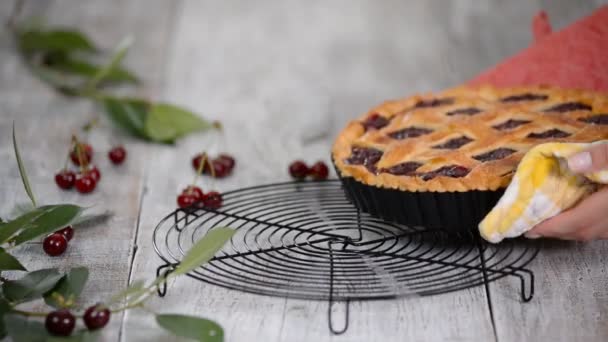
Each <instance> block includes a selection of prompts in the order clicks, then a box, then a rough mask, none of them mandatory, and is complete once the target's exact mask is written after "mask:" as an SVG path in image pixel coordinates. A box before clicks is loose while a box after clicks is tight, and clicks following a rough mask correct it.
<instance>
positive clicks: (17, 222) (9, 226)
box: [0, 209, 44, 244]
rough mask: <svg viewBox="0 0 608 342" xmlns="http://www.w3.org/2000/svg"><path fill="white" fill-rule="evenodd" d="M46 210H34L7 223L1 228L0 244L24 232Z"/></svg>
mask: <svg viewBox="0 0 608 342" xmlns="http://www.w3.org/2000/svg"><path fill="white" fill-rule="evenodd" d="M42 213H44V210H42V209H34V210H32V211H30V212H28V213H25V214H23V215H21V216H19V217H17V218H16V219H14V220H12V221H8V222H7V223H5V224H3V225H1V226H0V244H2V243H5V242H6V241H7V240H8V239H10V238H11V237H12V236H13V235H15V233H17V232H18V231H20V230H22V229H23V228H25V227H27V226H29V225H30V224H31V222H32V221H33V220H34V219H36V218H37V217H38V216H40V215H42Z"/></svg>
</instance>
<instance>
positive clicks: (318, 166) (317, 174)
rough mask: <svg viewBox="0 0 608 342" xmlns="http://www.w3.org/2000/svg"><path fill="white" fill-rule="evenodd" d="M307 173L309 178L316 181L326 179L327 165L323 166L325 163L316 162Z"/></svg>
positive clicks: (327, 173)
mask: <svg viewBox="0 0 608 342" xmlns="http://www.w3.org/2000/svg"><path fill="white" fill-rule="evenodd" d="M308 172H309V174H310V176H311V177H312V178H313V179H316V180H324V179H327V176H328V175H329V169H328V168H327V165H325V163H324V162H322V161H318V162H316V163H315V164H314V165H313V166H312V167H311V168H310V170H309V171H308Z"/></svg>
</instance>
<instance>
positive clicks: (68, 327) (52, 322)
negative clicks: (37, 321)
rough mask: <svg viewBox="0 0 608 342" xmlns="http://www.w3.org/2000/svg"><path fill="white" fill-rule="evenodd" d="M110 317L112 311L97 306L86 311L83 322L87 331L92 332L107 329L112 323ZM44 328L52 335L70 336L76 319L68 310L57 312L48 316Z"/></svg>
mask: <svg viewBox="0 0 608 342" xmlns="http://www.w3.org/2000/svg"><path fill="white" fill-rule="evenodd" d="M110 315H111V313H110V309H108V308H107V307H105V306H103V305H100V304H96V305H93V306H90V307H88V308H87V309H86V310H85V312H84V315H83V317H82V320H83V321H84V325H86V327H87V329H89V330H91V331H92V330H97V329H101V328H103V327H105V326H106V324H108V322H109V321H110ZM44 326H45V327H46V330H47V331H48V332H49V333H50V334H52V335H55V336H70V335H71V334H72V331H74V327H75V326H76V317H74V314H72V313H71V312H70V310H68V309H59V310H55V311H52V312H50V313H49V314H48V315H46V319H45V321H44Z"/></svg>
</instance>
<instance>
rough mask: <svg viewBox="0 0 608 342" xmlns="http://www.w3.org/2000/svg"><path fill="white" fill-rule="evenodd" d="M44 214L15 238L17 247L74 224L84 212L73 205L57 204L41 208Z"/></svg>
mask: <svg viewBox="0 0 608 342" xmlns="http://www.w3.org/2000/svg"><path fill="white" fill-rule="evenodd" d="M40 210H42V211H43V212H42V214H41V215H39V216H37V217H35V218H34V219H33V220H32V221H31V222H30V223H29V224H28V225H27V226H26V227H25V228H24V229H23V230H22V231H21V232H20V233H19V234H17V236H15V238H14V242H15V245H20V244H22V243H24V242H26V241H29V240H32V239H35V238H37V237H39V236H41V235H46V234H49V233H51V232H54V231H56V230H58V229H61V228H64V227H65V226H67V225H69V224H70V223H72V221H73V220H74V219H75V218H76V217H78V215H80V213H81V212H82V211H83V210H84V208H83V207H79V206H77V205H73V204H57V205H49V206H43V207H40Z"/></svg>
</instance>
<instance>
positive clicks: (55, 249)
mask: <svg viewBox="0 0 608 342" xmlns="http://www.w3.org/2000/svg"><path fill="white" fill-rule="evenodd" d="M66 248H68V239H67V238H66V237H65V235H63V234H60V233H53V234H51V235H49V236H47V237H46V238H44V242H43V243H42V249H44V252H45V253H46V254H48V255H50V256H58V255H61V254H63V252H65V250H66Z"/></svg>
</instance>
